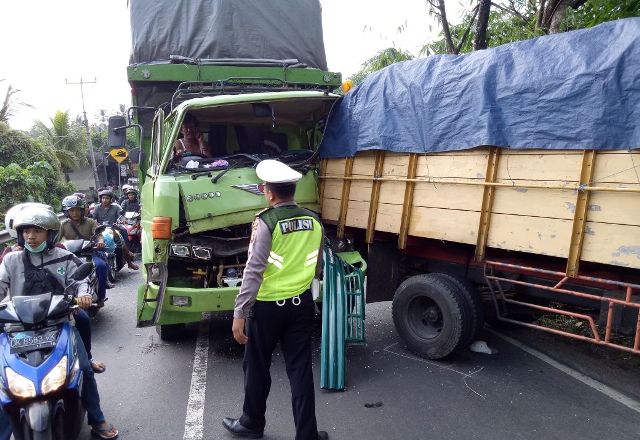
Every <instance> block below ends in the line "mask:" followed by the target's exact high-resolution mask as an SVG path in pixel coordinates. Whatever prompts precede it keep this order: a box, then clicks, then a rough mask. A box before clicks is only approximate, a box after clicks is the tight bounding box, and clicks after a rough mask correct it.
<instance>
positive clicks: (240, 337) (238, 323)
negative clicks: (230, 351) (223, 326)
mask: <svg viewBox="0 0 640 440" xmlns="http://www.w3.org/2000/svg"><path fill="white" fill-rule="evenodd" d="M231 331H232V332H233V338H234V339H235V340H236V341H237V342H238V344H243V345H244V344H246V343H247V341H248V340H249V338H247V335H245V334H244V318H233V325H232V326H231Z"/></svg>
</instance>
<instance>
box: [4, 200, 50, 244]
mask: <svg viewBox="0 0 640 440" xmlns="http://www.w3.org/2000/svg"><path fill="white" fill-rule="evenodd" d="M30 207H39V208H44V209H48V210H50V211H51V212H53V208H52V207H51V206H49V205H45V204H44V203H36V202H28V203H20V204H18V205H15V206H12V207H11V208H9V210H8V211H7V213H6V214H5V216H4V227H5V228H6V229H7V230H8V231H9V235H10V236H11V237H12V238H18V233H17V232H16V229H15V227H14V225H13V223H14V220H15V219H16V216H17V215H18V213H19V212H20V211H22V210H23V209H25V208H30Z"/></svg>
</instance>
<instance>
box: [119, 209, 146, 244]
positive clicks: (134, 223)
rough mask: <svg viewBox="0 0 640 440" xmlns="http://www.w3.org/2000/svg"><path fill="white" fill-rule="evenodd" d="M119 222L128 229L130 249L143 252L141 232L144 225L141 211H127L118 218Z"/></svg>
mask: <svg viewBox="0 0 640 440" xmlns="http://www.w3.org/2000/svg"><path fill="white" fill-rule="evenodd" d="M118 223H119V224H121V225H122V227H124V228H125V229H126V230H127V235H128V237H129V250H130V251H131V252H133V253H139V252H141V250H142V246H141V245H140V234H141V233H142V227H141V226H140V213H139V212H133V211H128V212H125V213H124V214H123V215H121V216H120V218H119V219H118Z"/></svg>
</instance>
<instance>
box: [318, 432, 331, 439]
mask: <svg viewBox="0 0 640 440" xmlns="http://www.w3.org/2000/svg"><path fill="white" fill-rule="evenodd" d="M328 438H329V434H327V431H318V440H327V439H328Z"/></svg>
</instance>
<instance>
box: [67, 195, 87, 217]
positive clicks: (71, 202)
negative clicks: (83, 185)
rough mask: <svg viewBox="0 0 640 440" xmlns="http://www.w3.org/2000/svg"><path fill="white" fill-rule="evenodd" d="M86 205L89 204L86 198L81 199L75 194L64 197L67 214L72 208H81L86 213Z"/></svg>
mask: <svg viewBox="0 0 640 440" xmlns="http://www.w3.org/2000/svg"><path fill="white" fill-rule="evenodd" d="M85 206H87V203H86V202H85V201H84V199H81V198H80V197H78V196H76V195H75V194H74V195H72V196H67V197H65V198H64V199H62V210H63V211H64V213H65V214H68V213H69V210H70V209H71V208H81V209H82V212H83V213H84V208H85Z"/></svg>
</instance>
